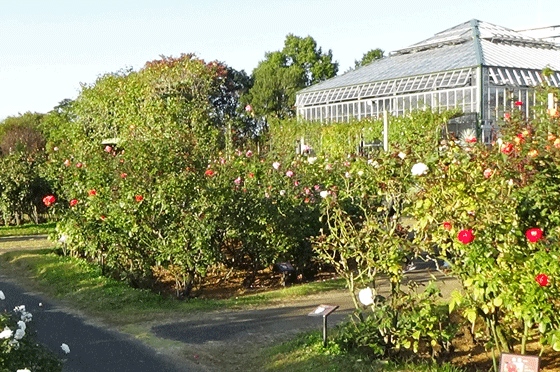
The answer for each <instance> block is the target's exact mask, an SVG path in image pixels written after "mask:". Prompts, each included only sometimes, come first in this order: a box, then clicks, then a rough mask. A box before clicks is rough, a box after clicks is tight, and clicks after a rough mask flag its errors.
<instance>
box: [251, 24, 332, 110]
mask: <svg viewBox="0 0 560 372" xmlns="http://www.w3.org/2000/svg"><path fill="white" fill-rule="evenodd" d="M265 57H266V58H265V60H264V61H261V62H260V63H259V65H258V66H257V67H256V68H255V69H254V70H253V74H252V77H253V82H254V85H253V87H252V88H251V89H250V90H249V92H248V93H247V94H246V95H245V96H244V97H243V101H244V102H245V103H246V104H250V107H251V110H253V111H254V114H255V115H256V116H257V117H265V118H266V117H268V116H274V117H279V118H285V117H291V116H294V114H295V110H294V104H295V99H296V92H297V91H298V90H300V89H303V88H305V87H308V86H310V85H312V84H315V83H317V82H320V81H323V80H326V79H329V78H332V77H334V76H336V74H337V72H338V62H333V56H332V51H331V50H329V51H328V52H327V53H323V50H322V48H321V47H318V46H317V42H316V41H315V40H314V39H313V38H312V37H311V36H307V37H305V38H302V37H299V36H295V35H293V34H289V35H288V36H287V37H286V40H285V42H284V48H283V49H282V50H281V51H275V52H268V53H266V55H265Z"/></svg>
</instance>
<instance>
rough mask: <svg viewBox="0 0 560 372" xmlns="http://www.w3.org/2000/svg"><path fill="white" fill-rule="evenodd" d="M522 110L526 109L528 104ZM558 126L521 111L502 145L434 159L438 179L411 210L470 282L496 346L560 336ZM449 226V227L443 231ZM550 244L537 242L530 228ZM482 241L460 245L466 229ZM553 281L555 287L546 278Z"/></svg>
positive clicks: (478, 315)
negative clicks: (542, 279) (542, 278)
mask: <svg viewBox="0 0 560 372" xmlns="http://www.w3.org/2000/svg"><path fill="white" fill-rule="evenodd" d="M519 105H522V103H519ZM557 128H558V119H557V118H554V117H550V116H549V115H547V114H546V112H545V111H544V109H539V108H538V107H537V109H536V110H535V118H534V119H532V120H527V119H526V118H524V117H523V115H522V110H521V109H519V108H518V107H514V109H513V110H512V112H511V113H508V115H507V117H506V122H505V123H504V129H505V130H504V133H503V136H502V138H501V139H500V140H499V141H498V142H497V144H496V146H494V147H493V148H492V149H490V150H489V149H488V148H486V147H485V146H482V145H477V144H474V145H472V144H463V145H457V144H455V143H451V144H450V146H449V148H447V149H442V150H443V151H441V152H440V155H439V157H438V158H433V159H431V160H430V161H429V162H427V164H428V166H429V169H430V172H429V176H427V177H423V178H422V179H421V182H420V184H419V186H420V187H421V188H422V193H421V194H419V198H418V200H417V201H416V203H415V204H414V206H413V208H411V209H410V212H411V213H412V214H413V215H414V217H415V218H416V220H417V224H416V231H417V233H418V234H417V240H416V242H417V244H419V245H421V246H422V247H423V249H425V250H428V251H430V250H432V249H433V247H434V246H437V247H438V248H439V252H440V254H441V258H442V259H446V260H448V261H449V262H450V264H451V268H452V272H453V273H454V274H455V275H456V276H457V277H459V278H460V279H461V280H462V281H463V284H464V287H465V293H466V298H464V299H461V298H457V300H456V301H454V302H453V306H455V304H457V303H460V302H463V303H464V304H465V305H466V306H467V308H466V310H465V316H466V318H467V319H469V320H470V321H471V322H473V324H474V323H475V322H476V321H477V319H480V320H482V321H483V323H484V324H485V325H486V326H487V332H488V334H489V335H491V341H492V342H491V346H494V347H496V348H498V349H499V350H502V351H511V350H512V346H513V345H514V344H515V343H517V342H519V341H520V342H521V352H522V353H524V352H525V345H526V342H527V341H528V340H529V339H532V338H533V339H539V340H540V342H541V343H543V345H544V344H554V343H555V342H556V341H554V340H553V338H554V337H555V336H554V335H555V334H557V332H558V329H560V318H559V317H558V314H559V310H560V309H559V308H558V306H559V305H560V304H559V303H558V302H557V301H555V300H553V299H554V298H557V297H558V295H559V287H558V285H557V281H556V278H557V277H558V275H559V274H560V262H559V257H560V252H559V251H558V244H557V241H558V232H559V231H560V230H559V222H560V219H559V218H558V216H559V215H560V214H559V213H560V212H559V210H558V208H557V205H558V203H557V202H556V200H557V196H558V181H557V180H558V176H559V175H560V173H559V169H558V156H559V154H560V153H559V152H558V151H559V150H558V143H560V140H557V136H558V135H559V134H560V133H559V132H558V130H557ZM444 223H446V225H445V226H444V225H443V224H444ZM535 228H538V229H540V231H543V234H544V238H542V239H536V240H535V241H531V240H530V239H529V237H528V236H527V234H528V232H529V230H530V229H535ZM467 230H472V231H473V234H474V240H473V241H471V242H468V241H467V243H466V244H465V242H460V241H459V239H458V234H459V233H460V232H461V231H467ZM541 274H544V275H546V277H547V278H548V281H547V283H545V284H541V283H539V282H538V280H537V278H538V276H539V275H541Z"/></svg>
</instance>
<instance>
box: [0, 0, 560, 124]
mask: <svg viewBox="0 0 560 372" xmlns="http://www.w3.org/2000/svg"><path fill="white" fill-rule="evenodd" d="M559 10H560V5H558V0H525V1H517V0H509V1H505V0H469V1H455V0H448V1H441V0H438V1H436V0H422V1H416V0H408V1H402V0H391V1H376V0H354V1H342V0H339V1H331V0H321V1H316V0H283V1H276V0H274V1H271V0H229V1H226V0H204V1H203V0H188V1H178V0H167V1H152V0H135V1H119V0H111V1H106V0H95V1H91V0H80V1H76V0H59V1H56V0H52V1H48V0H36V1H30V0H18V1H12V0H0V120H2V119H4V118H5V117H7V116H13V115H18V113H24V112H26V111H31V112H48V111H49V110H51V109H52V108H53V107H54V106H56V105H57V103H58V102H60V101H62V100H63V99H65V98H71V99H74V98H76V97H77V95H78V94H79V91H80V84H82V83H83V84H93V83H94V82H95V80H96V78H97V77H99V76H101V75H103V74H105V73H110V72H116V71H119V70H121V69H125V68H133V69H135V70H138V69H140V68H141V67H142V66H143V65H144V63H145V62H146V61H151V60H154V59H158V58H159V56H160V55H166V56H178V55H180V54H181V53H195V54H196V55H197V56H198V57H200V58H203V59H205V60H207V61H210V60H219V61H222V62H225V63H226V64H227V65H229V66H231V67H233V68H235V69H238V70H242V69H243V70H245V71H246V72H247V73H251V71H252V70H253V69H254V68H255V67H256V66H257V64H258V63H259V61H261V60H263V59H264V55H265V52H267V51H275V50H280V49H282V47H283V43H284V39H285V37H286V35H287V34H289V33H292V34H295V35H298V36H302V37H304V36H308V35H309V36H312V37H313V38H314V39H315V40H316V41H317V43H318V45H319V46H320V47H322V49H323V51H327V50H329V49H331V50H332V52H333V55H334V59H335V60H336V61H338V62H339V64H340V68H339V73H342V72H344V71H346V70H347V69H348V68H349V67H350V66H351V65H353V63H354V60H356V59H360V58H361V56H362V55H363V54H364V53H365V52H367V51H368V50H370V49H375V48H381V49H383V50H385V51H386V52H389V51H392V50H395V49H398V48H402V47H406V46H408V45H411V44H414V43H416V42H418V41H421V40H424V39H427V38H429V37H431V36H433V35H434V34H435V33H437V32H439V31H443V30H445V29H447V28H450V27H453V26H455V25H458V24H460V23H463V22H466V21H468V20H470V19H473V18H476V19H479V20H482V21H486V22H490V23H494V24H497V25H500V26H504V27H508V28H512V29H523V28H527V27H533V26H539V25H545V26H547V25H548V26H550V25H558V24H560V19H559V18H558V12H559Z"/></svg>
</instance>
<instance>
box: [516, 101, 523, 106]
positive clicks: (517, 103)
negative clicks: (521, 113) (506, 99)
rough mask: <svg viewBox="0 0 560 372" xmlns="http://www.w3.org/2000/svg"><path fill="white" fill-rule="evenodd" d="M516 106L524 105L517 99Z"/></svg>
mask: <svg viewBox="0 0 560 372" xmlns="http://www.w3.org/2000/svg"><path fill="white" fill-rule="evenodd" d="M515 106H523V102H521V101H517V102H515Z"/></svg>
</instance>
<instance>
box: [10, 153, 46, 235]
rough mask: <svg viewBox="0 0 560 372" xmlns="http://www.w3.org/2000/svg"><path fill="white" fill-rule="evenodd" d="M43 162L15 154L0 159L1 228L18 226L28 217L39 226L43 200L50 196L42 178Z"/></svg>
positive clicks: (40, 157)
mask: <svg viewBox="0 0 560 372" xmlns="http://www.w3.org/2000/svg"><path fill="white" fill-rule="evenodd" d="M43 169H44V158H43V156H42V155H41V154H36V155H35V156H33V157H32V156H30V155H26V154H24V153H14V154H11V155H7V156H3V157H1V158H0V210H1V211H2V217H3V220H4V225H6V226H7V225H9V224H11V222H12V220H15V224H16V225H19V224H20V223H21V222H22V221H23V219H24V216H25V215H27V216H29V217H30V218H32V219H33V221H34V222H35V223H39V214H40V213H41V212H43V211H44V209H45V206H44V205H43V202H42V199H43V197H44V196H46V195H48V194H49V193H50V191H51V190H50V186H49V184H48V182H47V180H46V179H45V177H44V176H43V174H42V171H43Z"/></svg>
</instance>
